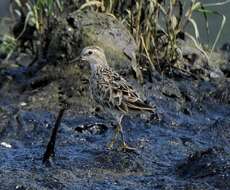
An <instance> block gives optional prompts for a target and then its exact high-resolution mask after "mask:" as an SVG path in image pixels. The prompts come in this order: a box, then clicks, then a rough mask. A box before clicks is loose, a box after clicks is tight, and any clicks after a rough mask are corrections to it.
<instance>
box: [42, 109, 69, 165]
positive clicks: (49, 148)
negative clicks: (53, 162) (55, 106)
mask: <svg viewBox="0 0 230 190" xmlns="http://www.w3.org/2000/svg"><path fill="white" fill-rule="evenodd" d="M64 111H65V108H61V109H60V111H59V113H58V116H57V119H56V122H55V125H54V128H53V131H52V134H51V137H50V140H49V143H48V144H47V147H46V151H45V153H44V155H43V159H42V162H43V163H46V162H48V161H49V159H50V158H51V157H52V156H54V155H55V152H54V147H55V142H56V137H57V132H58V128H59V126H60V124H61V119H62V117H63V114H64Z"/></svg>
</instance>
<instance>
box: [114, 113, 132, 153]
mask: <svg viewBox="0 0 230 190" xmlns="http://www.w3.org/2000/svg"><path fill="white" fill-rule="evenodd" d="M123 116H124V115H122V116H121V117H120V118H119V122H118V132H119V133H120V135H121V140H122V145H121V147H122V150H124V151H136V148H133V147H130V146H128V145H127V143H126V142H125V137H124V134H123V128H122V124H121V122H122V119H123Z"/></svg>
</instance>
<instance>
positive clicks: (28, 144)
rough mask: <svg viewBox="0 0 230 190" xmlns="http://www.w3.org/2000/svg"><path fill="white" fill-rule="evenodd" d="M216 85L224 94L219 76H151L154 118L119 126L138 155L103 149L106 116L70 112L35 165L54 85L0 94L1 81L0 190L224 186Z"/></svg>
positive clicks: (224, 137) (222, 104)
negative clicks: (49, 156) (52, 150)
mask: <svg viewBox="0 0 230 190" xmlns="http://www.w3.org/2000/svg"><path fill="white" fill-rule="evenodd" d="M19 72H20V71H19ZM224 82H225V83H226V86H225V90H228V92H229V79H227V78H224V79H222V80H221V81H216V82H215V81H212V82H211V81H210V82H207V81H206V82H205V81H202V80H200V81H197V80H175V79H174V80H172V79H169V78H166V77H162V76H160V75H156V76H155V78H154V81H153V83H146V84H145V85H144V87H145V94H146V96H147V97H148V98H147V101H149V102H150V103H152V104H155V105H156V106H157V108H158V114H159V119H158V120H155V119H154V118H152V117H150V118H148V117H139V116H138V117H135V118H131V117H128V116H127V117H125V119H124V121H123V125H124V128H125V134H126V138H127V141H128V142H129V144H131V145H132V146H135V147H136V148H137V149H138V154H135V153H124V152H121V151H118V150H113V151H109V150H107V148H106V145H107V144H108V142H109V140H110V138H111V135H112V127H111V124H110V119H109V118H108V116H107V115H106V114H99V115H98V116H93V115H91V114H89V112H88V113H86V112H80V111H78V109H79V108H78V109H77V108H76V109H75V107H72V108H71V109H70V110H69V111H68V113H67V114H65V115H64V119H63V121H62V123H61V129H60V131H59V134H58V139H57V147H56V155H55V158H54V159H53V164H52V166H51V167H46V166H45V165H43V164H42V155H43V153H44V150H45V147H46V144H47V142H48V138H49V136H50V133H51V129H52V127H53V123H54V121H55V115H56V113H57V102H55V85H52V84H50V85H47V86H45V87H43V88H40V89H39V90H34V91H26V92H24V93H22V94H21V93H18V90H17V86H18V85H19V83H16V84H14V85H12V84H11V88H10V89H8V90H7V88H8V87H7V86H9V85H6V84H5V85H4V87H3V88H2V90H1V97H2V98H1V101H0V105H1V110H0V114H1V115H0V117H1V120H0V134H1V146H0V149H1V151H0V154H1V155H0V184H1V187H0V189H197V190H198V189H210V190H211V189H230V183H229V181H230V176H229V175H230V157H229V156H230V149H229V143H230V128H229V127H230V117H229V116H230V106H229V99H227V100H225V101H221V99H220V96H215V94H216V93H217V92H219V90H221V89H220V88H218V86H219V85H220V84H225V83H224ZM12 86H13V87H14V88H13V87H12ZM220 94H222V93H220ZM228 96H229V94H228Z"/></svg>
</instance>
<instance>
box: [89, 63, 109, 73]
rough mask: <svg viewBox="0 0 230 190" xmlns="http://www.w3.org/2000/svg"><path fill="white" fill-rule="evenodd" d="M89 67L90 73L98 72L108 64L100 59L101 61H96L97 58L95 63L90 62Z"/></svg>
mask: <svg viewBox="0 0 230 190" xmlns="http://www.w3.org/2000/svg"><path fill="white" fill-rule="evenodd" d="M90 67H91V74H92V75H95V74H100V73H101V72H102V71H103V70H104V69H107V68H109V66H108V65H107V62H103V61H102V62H101V63H98V60H97V63H91V64H90Z"/></svg>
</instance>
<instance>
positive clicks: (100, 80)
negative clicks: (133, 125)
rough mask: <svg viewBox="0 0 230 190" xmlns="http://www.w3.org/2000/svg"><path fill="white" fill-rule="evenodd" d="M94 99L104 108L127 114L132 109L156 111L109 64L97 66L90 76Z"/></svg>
mask: <svg viewBox="0 0 230 190" xmlns="http://www.w3.org/2000/svg"><path fill="white" fill-rule="evenodd" d="M90 90H91V93H92V97H93V99H94V100H95V101H96V102H97V103H98V104H100V105H102V106H103V107H104V108H105V107H107V108H109V109H111V111H112V110H113V109H114V108H116V109H117V111H121V112H123V114H127V113H129V112H130V111H148V112H154V108H153V107H151V106H150V105H147V104H146V103H144V102H143V101H142V99H141V98H140V96H139V95H138V93H137V92H136V91H135V90H134V89H133V88H132V86H131V85H130V84H129V83H128V82H127V81H126V80H125V79H124V78H122V77H121V76H120V75H119V74H118V73H117V72H115V71H113V70H112V69H111V68H110V67H109V66H104V65H101V66H97V70H96V71H95V72H93V73H92V75H91V78H90Z"/></svg>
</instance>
